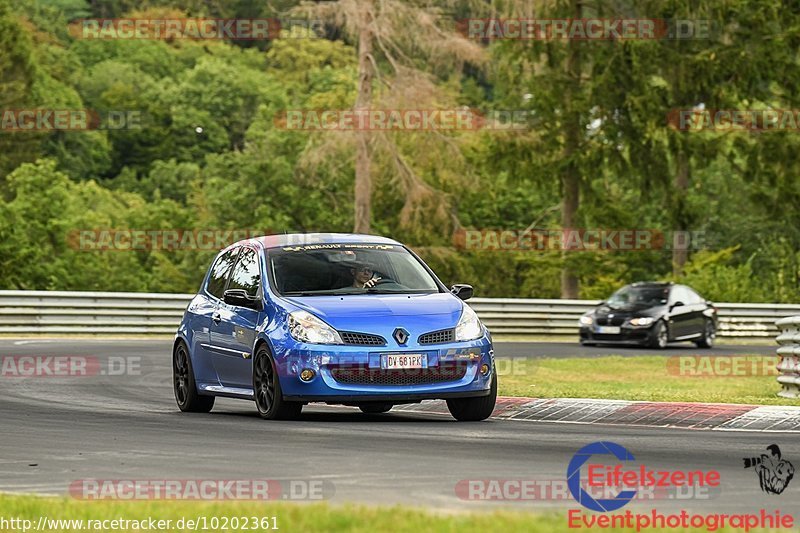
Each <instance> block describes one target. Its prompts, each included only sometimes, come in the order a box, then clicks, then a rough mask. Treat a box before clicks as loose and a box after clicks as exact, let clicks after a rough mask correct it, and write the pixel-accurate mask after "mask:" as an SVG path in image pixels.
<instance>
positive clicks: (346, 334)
mask: <svg viewBox="0 0 800 533" xmlns="http://www.w3.org/2000/svg"><path fill="white" fill-rule="evenodd" d="M339 335H341V337H342V341H344V343H345V344H353V345H356V346H385V345H386V339H384V338H383V337H381V336H380V335H372V334H370V333H354V332H352V331H340V332H339Z"/></svg>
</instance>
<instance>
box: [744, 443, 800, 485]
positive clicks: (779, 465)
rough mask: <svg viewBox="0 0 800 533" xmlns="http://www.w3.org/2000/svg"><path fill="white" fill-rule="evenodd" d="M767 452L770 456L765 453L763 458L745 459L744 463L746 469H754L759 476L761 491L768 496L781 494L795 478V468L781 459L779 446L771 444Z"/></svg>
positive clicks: (762, 455)
mask: <svg viewBox="0 0 800 533" xmlns="http://www.w3.org/2000/svg"><path fill="white" fill-rule="evenodd" d="M767 450H769V455H767V454H765V453H763V454H761V457H745V458H744V459H742V461H744V467H745V468H752V469H754V470H755V471H756V474H758V481H759V483H760V484H761V490H763V491H764V492H766V493H767V494H780V493H781V492H783V491H784V490H786V487H787V486H788V485H789V482H790V481H791V480H792V477H794V466H792V463H790V462H789V461H787V460H785V459H782V458H781V449H780V448H779V447H778V445H777V444H770V445H769V446H767Z"/></svg>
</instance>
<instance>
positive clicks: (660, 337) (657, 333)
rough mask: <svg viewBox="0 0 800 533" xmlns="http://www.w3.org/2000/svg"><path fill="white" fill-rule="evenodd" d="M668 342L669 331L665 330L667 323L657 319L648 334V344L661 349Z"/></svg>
mask: <svg viewBox="0 0 800 533" xmlns="http://www.w3.org/2000/svg"><path fill="white" fill-rule="evenodd" d="M668 342H669V331H668V330H667V325H666V324H665V323H664V321H663V320H659V321H658V322H656V325H655V326H653V333H652V334H651V335H650V342H649V343H648V344H649V345H650V347H651V348H658V349H659V350H663V349H664V348H666V347H667V343H668Z"/></svg>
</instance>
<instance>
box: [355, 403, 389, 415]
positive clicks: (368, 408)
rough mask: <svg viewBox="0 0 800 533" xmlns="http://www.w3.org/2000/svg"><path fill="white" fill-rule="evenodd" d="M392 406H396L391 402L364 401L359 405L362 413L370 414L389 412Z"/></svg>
mask: <svg viewBox="0 0 800 533" xmlns="http://www.w3.org/2000/svg"><path fill="white" fill-rule="evenodd" d="M392 407H394V404H391V403H362V404H361V405H359V406H358V408H359V409H361V412H362V413H366V414H368V415H378V414H381V413H388V412H389V410H390V409H391V408H392Z"/></svg>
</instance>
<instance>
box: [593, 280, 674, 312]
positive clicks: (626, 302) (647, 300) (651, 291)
mask: <svg viewBox="0 0 800 533" xmlns="http://www.w3.org/2000/svg"><path fill="white" fill-rule="evenodd" d="M668 297H669V287H634V286H631V285H628V286H627V287H623V288H621V289H620V290H618V291H617V292H615V293H614V294H613V295H612V296H611V298H609V299H608V300H607V301H606V305H608V306H609V307H613V308H617V309H619V308H623V307H652V306H654V305H662V304H665V303H667V298H668Z"/></svg>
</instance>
